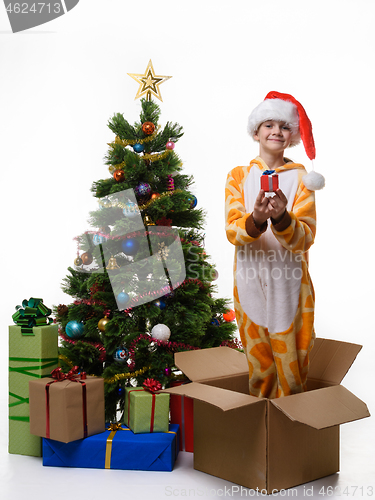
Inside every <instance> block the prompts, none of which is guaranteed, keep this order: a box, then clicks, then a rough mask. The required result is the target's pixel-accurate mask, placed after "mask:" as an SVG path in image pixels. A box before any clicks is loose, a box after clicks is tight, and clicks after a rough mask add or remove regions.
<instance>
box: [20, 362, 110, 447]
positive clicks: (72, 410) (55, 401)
mask: <svg viewBox="0 0 375 500" xmlns="http://www.w3.org/2000/svg"><path fill="white" fill-rule="evenodd" d="M60 373H61V372H60ZM61 376H63V374H62V373H61ZM68 376H70V377H71V378H65V379H62V380H57V379H56V378H51V377H50V378H45V379H43V380H33V381H30V383H29V397H30V432H31V433H32V434H35V435H37V436H41V437H48V438H51V439H54V440H56V441H61V442H63V443H69V442H70V441H75V440H77V439H82V438H84V437H87V436H91V435H93V434H98V433H100V432H104V430H105V416H104V379H103V378H100V377H90V376H87V377H86V378H85V379H78V378H77V377H76V376H75V375H74V374H70V375H68Z"/></svg>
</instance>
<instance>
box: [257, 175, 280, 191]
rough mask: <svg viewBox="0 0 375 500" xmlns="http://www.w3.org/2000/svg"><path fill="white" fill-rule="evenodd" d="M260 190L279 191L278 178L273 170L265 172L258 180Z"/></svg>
mask: <svg viewBox="0 0 375 500" xmlns="http://www.w3.org/2000/svg"><path fill="white" fill-rule="evenodd" d="M260 188H261V189H263V191H266V192H273V191H277V190H278V189H279V176H278V175H277V174H276V172H275V171H274V170H266V171H265V172H263V175H262V176H261V178H260Z"/></svg>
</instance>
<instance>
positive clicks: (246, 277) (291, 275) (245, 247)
mask: <svg viewBox="0 0 375 500" xmlns="http://www.w3.org/2000/svg"><path fill="white" fill-rule="evenodd" d="M267 169H268V167H267V165H266V164H265V162H264V161H263V160H262V159H261V158H260V157H257V158H255V159H254V160H252V161H251V163H250V165H249V166H245V167H237V168H234V169H233V170H232V171H231V172H230V173H229V174H228V177H227V183H226V189H225V212H226V234H227V238H228V240H229V241H230V243H232V244H233V245H235V257H234V308H235V312H236V320H237V324H238V328H239V332H240V336H241V340H242V344H243V346H244V350H245V353H246V356H247V360H248V365H249V392H250V394H251V395H254V396H258V397H267V398H275V397H281V396H287V395H289V394H294V393H299V392H303V391H305V390H306V378H307V372H308V367H309V353H310V351H311V349H312V346H313V342H314V338H315V333H314V289H313V285H312V282H311V280H310V275H309V272H308V253H307V252H308V249H309V248H310V246H311V245H312V244H313V242H314V237H315V231H316V213H315V193H314V191H310V190H308V189H307V188H306V187H305V185H304V184H303V181H302V177H303V176H304V175H306V170H305V168H304V167H303V165H300V164H297V163H292V162H291V161H290V160H287V159H285V163H284V165H282V166H281V167H278V168H277V169H276V172H277V173H278V175H279V187H280V189H281V190H282V191H283V193H284V194H285V196H286V198H287V200H288V204H287V207H286V209H287V211H288V214H289V215H288V214H286V215H288V219H289V220H290V224H289V225H288V226H287V227H286V228H280V227H278V226H280V223H278V224H275V225H274V224H271V223H270V221H267V222H266V223H264V226H265V227H263V228H261V230H260V231H258V232H259V235H258V236H255V237H254V236H250V235H249V233H248V232H247V228H248V227H249V223H250V222H251V219H252V215H251V214H252V211H253V207H254V203H255V199H256V197H257V195H258V193H259V189H260V177H261V175H262V172H263V171H264V170H267ZM249 218H251V219H249ZM248 219H249V220H248ZM252 234H253V233H252Z"/></svg>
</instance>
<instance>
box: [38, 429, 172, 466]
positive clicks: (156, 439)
mask: <svg viewBox="0 0 375 500" xmlns="http://www.w3.org/2000/svg"><path fill="white" fill-rule="evenodd" d="M178 451H179V446H178V425H172V424H171V425H170V426H169V430H168V431H167V432H154V433H152V434H150V433H147V434H134V433H133V432H132V431H131V430H130V429H129V428H123V429H122V430H117V431H113V432H111V431H105V432H103V433H101V434H96V435H95V436H90V437H88V438H86V439H79V440H78V441H73V442H72V443H67V444H65V443H61V442H59V441H53V440H52V439H43V465H46V466H51V467H81V468H82V467H84V468H95V469H123V470H146V471H151V470H152V471H167V472H170V471H172V470H173V466H174V463H175V461H176V458H177V455H178Z"/></svg>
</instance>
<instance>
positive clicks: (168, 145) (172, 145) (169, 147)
mask: <svg viewBox="0 0 375 500" xmlns="http://www.w3.org/2000/svg"><path fill="white" fill-rule="evenodd" d="M174 146H175V144H174V142H172V141H168V142H167V144H166V145H165V147H166V149H169V150H170V151H172V149H174Z"/></svg>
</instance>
